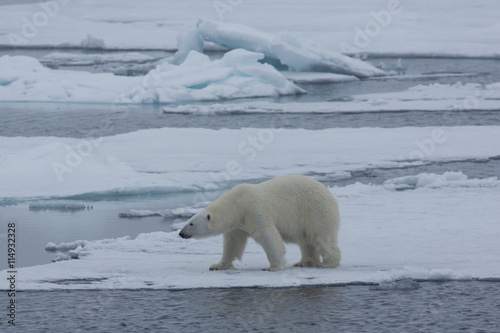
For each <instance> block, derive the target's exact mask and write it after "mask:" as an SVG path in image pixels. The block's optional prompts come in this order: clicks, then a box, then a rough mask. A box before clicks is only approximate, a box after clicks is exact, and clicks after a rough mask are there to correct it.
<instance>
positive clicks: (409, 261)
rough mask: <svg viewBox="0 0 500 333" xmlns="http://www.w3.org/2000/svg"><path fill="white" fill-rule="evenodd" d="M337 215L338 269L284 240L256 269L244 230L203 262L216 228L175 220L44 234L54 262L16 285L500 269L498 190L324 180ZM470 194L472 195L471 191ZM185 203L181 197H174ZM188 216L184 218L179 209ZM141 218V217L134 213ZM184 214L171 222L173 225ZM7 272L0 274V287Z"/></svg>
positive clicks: (445, 275) (328, 279)
mask: <svg viewBox="0 0 500 333" xmlns="http://www.w3.org/2000/svg"><path fill="white" fill-rule="evenodd" d="M330 190H331V191H332V193H333V194H334V195H335V196H336V197H337V199H338V201H339V205H340V211H341V215H342V224H341V229H340V234H339V242H340V247H341V249H342V254H343V258H342V262H341V265H340V266H339V267H338V268H336V269H317V268H293V267H291V265H292V264H293V263H294V262H295V261H297V260H298V258H300V250H299V248H298V247H297V246H295V245H286V251H287V252H286V260H287V265H286V269H285V270H283V271H278V272H263V271H261V269H262V268H263V267H264V266H266V265H267V259H266V256H265V253H264V251H263V250H262V248H261V247H260V245H258V244H257V243H255V242H254V241H253V240H249V242H248V245H247V247H246V250H245V253H244V255H243V259H242V261H241V262H239V261H237V262H235V266H236V269H234V270H228V271H215V272H213V271H209V270H208V267H209V266H210V265H211V264H213V263H214V262H217V261H218V260H219V259H220V256H221V253H222V237H220V236H218V237H211V238H206V239H200V240H194V239H190V240H185V239H182V238H180V237H179V235H178V230H177V231H172V232H152V233H143V234H139V235H138V236H137V237H136V238H130V237H121V238H115V239H102V240H90V241H81V240H80V241H74V242H72V241H70V242H64V243H61V244H58V245H57V244H54V243H49V244H47V247H46V250H47V251H50V252H51V253H54V254H55V258H54V260H56V261H57V262H56V263H53V264H46V265H39V266H32V267H21V268H18V273H19V274H18V279H19V281H18V288H19V289H20V290H33V289H42V290H43V289H130V288H132V289H134V288H153V289H185V288H215V287H286V286H304V285H331V284H334V285H335V284H336V285H342V284H353V283H354V284H356V283H363V284H367V283H368V284H373V285H374V287H373V288H375V289H382V290H386V289H396V290H398V289H400V290H407V289H414V288H418V283H417V282H415V281H429V280H430V281H448V280H470V279H491V278H499V277H500V268H499V266H498V265H496V264H495V263H496V262H497V253H498V250H499V242H498V239H497V235H498V231H499V229H498V228H499V224H498V217H497V214H493V213H492V212H494V211H498V200H500V198H499V193H500V192H499V191H498V189H497V188H491V187H467V188H463V189H462V190H461V191H456V190H455V189H453V188H448V187H439V188H433V189H432V190H427V191H403V192H398V191H392V190H391V189H388V188H386V187H385V186H383V185H379V186H375V185H366V184H357V185H355V186H354V185H350V186H348V187H333V188H330ZM471 198H474V200H473V201H471ZM179 208H183V207H179ZM186 219H187V218H186ZM138 223H139V222H138ZM182 224H183V222H178V223H175V226H176V227H175V228H173V229H174V230H175V229H178V227H177V226H180V225H182ZM6 283H7V282H6V281H1V282H0V288H3V289H5V286H6Z"/></svg>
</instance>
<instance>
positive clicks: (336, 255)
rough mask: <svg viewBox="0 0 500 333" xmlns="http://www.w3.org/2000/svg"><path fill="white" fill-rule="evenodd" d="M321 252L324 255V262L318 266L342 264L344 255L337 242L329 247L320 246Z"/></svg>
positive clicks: (327, 266)
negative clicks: (341, 260)
mask: <svg viewBox="0 0 500 333" xmlns="http://www.w3.org/2000/svg"><path fill="white" fill-rule="evenodd" d="M320 253H321V256H322V257H323V262H322V263H321V264H320V265H318V267H324V268H335V267H337V266H338V265H339V264H340V259H341V257H342V256H341V253H340V249H339V246H338V245H337V242H335V243H334V244H330V246H328V247H323V246H320Z"/></svg>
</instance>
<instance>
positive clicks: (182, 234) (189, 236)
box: [179, 232, 191, 239]
mask: <svg viewBox="0 0 500 333" xmlns="http://www.w3.org/2000/svg"><path fill="white" fill-rule="evenodd" d="M179 236H181V237H182V238H185V239H188V238H191V235H186V234H185V233H182V232H179Z"/></svg>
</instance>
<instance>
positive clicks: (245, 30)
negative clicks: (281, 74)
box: [197, 19, 384, 78]
mask: <svg viewBox="0 0 500 333" xmlns="http://www.w3.org/2000/svg"><path fill="white" fill-rule="evenodd" d="M197 28H198V31H199V33H200V35H201V36H202V37H203V39H204V40H206V41H210V42H213V43H216V44H219V45H223V46H226V47H228V48H230V49H238V48H242V49H246V50H249V51H254V52H262V53H263V54H265V55H266V57H268V58H269V59H270V60H271V61H273V62H276V63H281V64H282V65H285V66H288V68H289V69H290V70H293V71H311V72H331V73H337V74H344V75H353V76H356V77H360V78H365V77H370V76H381V75H384V72H383V71H381V70H380V69H378V68H375V67H373V66H372V65H370V64H368V63H366V62H363V61H361V60H358V59H354V58H350V57H347V56H344V55H342V54H340V53H336V52H332V51H327V50H318V49H314V48H312V47H305V46H301V45H296V44H294V43H290V42H289V41H285V40H281V39H279V38H277V37H275V36H273V35H271V34H267V33H264V32H261V31H258V30H256V29H253V28H250V27H248V26H244V25H241V24H232V23H222V22H216V21H212V20H206V19H202V20H200V21H199V22H198V25H197Z"/></svg>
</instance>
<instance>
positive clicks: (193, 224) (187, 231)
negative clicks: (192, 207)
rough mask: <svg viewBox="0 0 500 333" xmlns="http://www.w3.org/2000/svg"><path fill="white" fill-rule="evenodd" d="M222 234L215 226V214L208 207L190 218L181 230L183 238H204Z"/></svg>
mask: <svg viewBox="0 0 500 333" xmlns="http://www.w3.org/2000/svg"><path fill="white" fill-rule="evenodd" d="M218 234H220V232H217V231H216V230H215V228H214V218H213V214H212V213H211V212H210V211H209V210H208V209H207V208H205V209H203V210H202V211H201V212H199V213H198V214H196V215H195V216H193V217H192V218H190V219H189V220H188V221H187V222H186V225H185V226H184V228H182V230H181V231H180V232H179V236H181V237H182V238H191V237H193V238H202V237H208V236H215V235H218Z"/></svg>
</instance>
